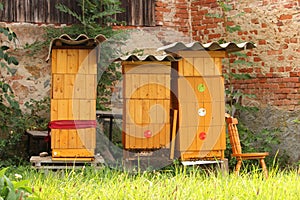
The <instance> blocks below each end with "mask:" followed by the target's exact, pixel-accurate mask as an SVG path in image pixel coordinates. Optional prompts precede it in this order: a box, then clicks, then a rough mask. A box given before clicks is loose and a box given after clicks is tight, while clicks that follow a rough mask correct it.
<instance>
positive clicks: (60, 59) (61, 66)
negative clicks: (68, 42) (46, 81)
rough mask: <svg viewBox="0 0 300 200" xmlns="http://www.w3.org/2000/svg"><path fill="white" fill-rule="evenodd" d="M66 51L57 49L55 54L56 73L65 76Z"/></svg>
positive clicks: (66, 65)
mask: <svg viewBox="0 0 300 200" xmlns="http://www.w3.org/2000/svg"><path fill="white" fill-rule="evenodd" d="M67 51H68V50H67V49H58V50H57V52H56V60H57V69H56V71H57V73H61V74H65V73H67V68H68V59H67V56H66V55H67Z"/></svg>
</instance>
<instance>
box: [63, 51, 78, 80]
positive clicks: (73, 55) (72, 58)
mask: <svg viewBox="0 0 300 200" xmlns="http://www.w3.org/2000/svg"><path fill="white" fill-rule="evenodd" d="M66 56H67V63H68V64H67V70H66V71H67V73H69V74H76V73H77V72H78V68H79V59H78V58H79V50H78V49H68V50H67V55H66Z"/></svg>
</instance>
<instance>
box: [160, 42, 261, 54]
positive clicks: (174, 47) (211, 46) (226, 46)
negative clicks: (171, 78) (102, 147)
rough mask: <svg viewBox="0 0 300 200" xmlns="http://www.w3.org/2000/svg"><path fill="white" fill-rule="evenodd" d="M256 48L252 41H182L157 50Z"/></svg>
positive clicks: (233, 50) (239, 49) (169, 51)
mask: <svg viewBox="0 0 300 200" xmlns="http://www.w3.org/2000/svg"><path fill="white" fill-rule="evenodd" d="M252 48H256V45H255V44H254V43H252V42H243V43H234V42H228V43H224V44H219V43H218V42H211V43H206V44H201V43H200V42H192V43H188V44H184V43H182V42H175V43H172V44H169V45H166V46H163V47H160V48H158V49H157V51H165V52H167V53H175V52H178V51H201V50H206V51H226V52H228V53H230V52H236V51H241V50H245V49H252Z"/></svg>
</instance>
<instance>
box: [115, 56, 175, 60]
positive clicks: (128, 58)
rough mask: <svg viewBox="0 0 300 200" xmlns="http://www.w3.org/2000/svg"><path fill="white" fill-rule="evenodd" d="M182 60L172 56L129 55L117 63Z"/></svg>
mask: <svg viewBox="0 0 300 200" xmlns="http://www.w3.org/2000/svg"><path fill="white" fill-rule="evenodd" d="M179 59H180V58H175V57H174V56H172V55H162V56H161V55H144V56H137V55H128V56H122V57H120V58H118V59H116V61H177V60H179Z"/></svg>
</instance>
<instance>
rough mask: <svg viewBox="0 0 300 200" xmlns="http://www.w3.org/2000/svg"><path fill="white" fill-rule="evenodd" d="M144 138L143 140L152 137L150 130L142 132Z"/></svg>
mask: <svg viewBox="0 0 300 200" xmlns="http://www.w3.org/2000/svg"><path fill="white" fill-rule="evenodd" d="M144 136H145V138H150V137H151V136H152V133H151V131H150V130H146V131H145V132H144Z"/></svg>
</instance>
